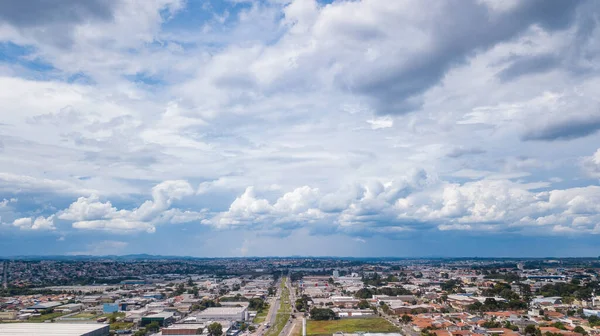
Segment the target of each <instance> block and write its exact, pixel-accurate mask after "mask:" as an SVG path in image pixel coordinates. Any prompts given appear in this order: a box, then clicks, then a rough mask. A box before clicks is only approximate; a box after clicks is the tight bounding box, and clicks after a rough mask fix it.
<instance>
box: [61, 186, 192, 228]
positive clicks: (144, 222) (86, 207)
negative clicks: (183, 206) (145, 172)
mask: <svg viewBox="0 0 600 336" xmlns="http://www.w3.org/2000/svg"><path fill="white" fill-rule="evenodd" d="M193 194H194V190H193V189H192V186H191V185H190V184H189V183H188V182H187V181H182V180H176V181H164V182H162V183H160V184H157V185H156V186H154V187H153V188H152V200H147V201H145V202H143V203H142V204H141V205H140V206H139V207H137V208H135V209H132V210H117V208H116V207H113V206H112V204H111V202H110V201H107V202H104V203H103V202H101V201H100V200H99V198H98V196H96V195H92V196H90V197H80V198H79V199H77V201H75V202H73V203H72V204H71V205H70V206H69V208H68V209H66V210H64V211H61V212H59V213H58V218H59V219H63V220H69V221H74V223H73V227H74V228H76V229H84V230H106V231H113V232H118V233H128V232H136V231H146V232H149V233H153V232H155V231H156V225H157V224H160V223H185V222H190V221H194V220H199V219H201V218H203V214H202V213H201V212H193V211H181V210H179V209H170V210H169V208H170V207H171V204H172V202H173V201H175V200H181V199H182V198H184V197H186V196H190V195H193Z"/></svg>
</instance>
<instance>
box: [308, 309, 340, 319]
mask: <svg viewBox="0 0 600 336" xmlns="http://www.w3.org/2000/svg"><path fill="white" fill-rule="evenodd" d="M335 317H336V316H335V313H334V312H333V310H331V309H328V308H313V309H312V310H311V311H310V318H311V319H313V320H315V321H327V320H333V319H335Z"/></svg>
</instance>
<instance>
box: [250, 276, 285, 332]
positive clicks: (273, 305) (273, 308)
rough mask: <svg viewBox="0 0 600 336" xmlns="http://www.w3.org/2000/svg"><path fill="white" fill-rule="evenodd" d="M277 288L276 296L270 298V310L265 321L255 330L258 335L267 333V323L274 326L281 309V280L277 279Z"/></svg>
mask: <svg viewBox="0 0 600 336" xmlns="http://www.w3.org/2000/svg"><path fill="white" fill-rule="evenodd" d="M275 288H277V291H276V293H275V297H273V298H270V299H269V311H268V312H267V317H266V318H265V321H264V322H263V323H261V324H260V326H259V327H258V328H257V329H256V331H255V334H256V335H258V336H262V335H264V334H265V332H267V330H268V329H267V328H266V327H265V325H266V324H267V323H268V324H269V325H270V326H272V325H273V324H274V323H275V318H276V317H277V311H278V310H279V305H280V303H281V280H279V281H277V283H276V284H275Z"/></svg>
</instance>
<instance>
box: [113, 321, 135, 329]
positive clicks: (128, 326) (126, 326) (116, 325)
mask: <svg viewBox="0 0 600 336" xmlns="http://www.w3.org/2000/svg"><path fill="white" fill-rule="evenodd" d="M131 328H133V323H129V322H115V323H111V324H110V330H122V329H131Z"/></svg>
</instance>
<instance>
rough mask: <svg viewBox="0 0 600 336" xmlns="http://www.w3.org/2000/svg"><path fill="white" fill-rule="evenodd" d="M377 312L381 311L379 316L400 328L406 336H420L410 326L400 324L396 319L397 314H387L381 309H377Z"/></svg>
mask: <svg viewBox="0 0 600 336" xmlns="http://www.w3.org/2000/svg"><path fill="white" fill-rule="evenodd" d="M378 310H379V312H380V313H381V317H383V318H384V319H386V320H387V321H388V322H390V323H391V324H393V325H395V326H396V327H398V328H400V330H402V334H403V335H406V336H420V334H419V333H418V332H416V331H414V330H413V329H412V328H411V327H410V326H407V325H405V324H402V323H400V322H399V321H398V316H395V315H388V314H386V313H384V312H383V309H378Z"/></svg>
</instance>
